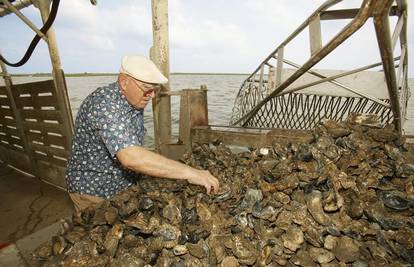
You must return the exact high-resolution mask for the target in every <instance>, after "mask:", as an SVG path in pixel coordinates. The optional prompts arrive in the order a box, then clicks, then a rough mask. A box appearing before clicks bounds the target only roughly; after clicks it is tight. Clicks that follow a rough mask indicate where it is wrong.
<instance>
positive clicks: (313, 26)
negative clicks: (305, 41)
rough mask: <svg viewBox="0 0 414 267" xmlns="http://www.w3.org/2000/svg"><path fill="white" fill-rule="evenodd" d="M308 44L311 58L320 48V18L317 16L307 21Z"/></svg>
mask: <svg viewBox="0 0 414 267" xmlns="http://www.w3.org/2000/svg"><path fill="white" fill-rule="evenodd" d="M309 42H310V51H311V56H313V55H314V54H315V53H316V52H317V51H319V49H321V48H322V33H321V17H320V15H319V14H317V15H315V16H314V17H313V18H312V19H311V20H310V21H309Z"/></svg>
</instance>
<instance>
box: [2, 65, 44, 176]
mask: <svg viewBox="0 0 414 267" xmlns="http://www.w3.org/2000/svg"><path fill="white" fill-rule="evenodd" d="M0 67H1V71H2V76H3V79H4V84H5V87H6V90H7V97H8V98H9V100H10V106H11V109H12V111H13V114H14V119H15V120H16V126H17V130H18V131H19V133H20V136H21V138H22V143H23V149H24V151H25V152H26V154H27V156H28V158H29V161H30V166H29V169H30V174H33V175H35V176H37V177H38V172H37V169H36V168H35V166H36V165H35V159H34V157H33V151H32V149H31V147H30V145H29V142H28V141H27V138H26V134H25V132H24V127H23V119H22V117H21V115H20V112H19V110H18V109H17V105H16V101H14V97H13V92H12V87H13V82H12V79H11V76H10V75H9V73H8V72H7V68H6V65H5V64H4V62H3V61H1V60H0Z"/></svg>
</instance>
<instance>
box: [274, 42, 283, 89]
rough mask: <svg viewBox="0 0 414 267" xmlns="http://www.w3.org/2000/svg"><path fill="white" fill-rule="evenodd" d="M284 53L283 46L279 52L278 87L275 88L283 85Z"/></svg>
mask: <svg viewBox="0 0 414 267" xmlns="http://www.w3.org/2000/svg"><path fill="white" fill-rule="evenodd" d="M283 51H284V47H283V46H281V47H280V48H279V49H278V50H277V67H276V86H275V88H276V87H277V86H279V85H280V84H281V83H282V71H283V57H284V55H283ZM272 91H273V90H272Z"/></svg>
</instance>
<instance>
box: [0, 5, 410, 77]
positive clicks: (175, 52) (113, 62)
mask: <svg viewBox="0 0 414 267" xmlns="http://www.w3.org/2000/svg"><path fill="white" fill-rule="evenodd" d="M324 2H325V1H324V0H296V1H291V0H226V1H219V0H210V1H201V0H169V1H168V5H169V38H170V71H171V72H210V73H211V72H213V73H251V72H252V71H254V70H255V69H256V67H257V66H258V65H259V64H260V62H261V61H262V60H263V59H265V58H266V57H267V56H268V55H269V54H270V53H271V52H272V51H273V50H275V49H276V48H277V46H278V45H279V44H280V43H281V42H282V41H284V40H285V39H286V37H287V36H288V35H289V34H291V33H292V32H293V31H294V30H295V29H296V28H297V27H298V26H299V25H300V24H301V23H302V22H303V21H304V20H305V19H306V18H307V17H308V16H309V15H310V14H311V13H312V12H313V11H314V10H315V9H316V8H318V7H319V6H320V5H321V4H322V3H324ZM343 2H345V3H340V4H338V5H336V9H340V8H352V7H359V6H360V4H361V2H362V1H358V0H344V1H343ZM408 2H410V1H408ZM409 4H410V3H409ZM413 11H414V8H413V6H410V5H409V10H408V14H409V25H408V51H409V53H408V54H409V55H410V54H411V55H412V53H414V39H413V38H414V32H413V30H412V29H413V20H412V19H411V17H410V14H414V13H413ZM22 12H23V14H25V15H26V16H27V17H29V18H30V19H31V20H32V21H33V22H34V23H35V24H36V25H38V26H39V28H40V25H41V19H40V13H39V12H38V10H37V9H35V8H34V7H33V6H31V7H28V8H24V9H22ZM349 21H350V20H340V21H323V22H322V26H321V27H322V42H323V44H326V43H327V42H328V41H329V40H330V39H331V38H332V37H333V36H334V35H335V34H336V33H338V32H339V31H340V30H341V29H342V28H343V27H344V26H345V25H346V24H347V23H349ZM395 23H396V19H391V26H392V27H393V26H394V25H395ZM0 27H1V29H2V31H1V32H0V50H1V53H2V55H3V56H5V57H6V58H7V59H8V60H9V61H12V62H15V61H17V60H19V59H20V58H21V57H22V56H23V54H24V52H25V51H26V49H27V47H28V45H29V43H30V41H31V39H32V38H33V36H34V32H32V31H31V30H30V29H29V28H28V27H27V26H26V25H24V24H23V22H22V21H20V20H19V19H18V18H17V17H16V16H15V15H14V14H12V15H8V16H5V17H2V18H1V19H0ZM54 27H55V32H56V36H57V42H58V46H59V53H60V57H61V62H62V66H63V69H64V71H65V72H66V73H73V72H117V71H118V70H119V65H120V61H121V58H122V56H123V55H127V54H141V55H145V56H149V49H150V47H151V45H152V18H151V1H150V0H123V1H109V0H106V1H104V0H98V5H97V6H93V5H91V4H90V1H89V0H62V1H61V5H60V8H59V13H58V16H57V19H56V21H55V24H54ZM308 39H309V34H308V31H307V30H305V31H303V32H302V33H301V34H300V35H299V36H298V37H297V38H295V39H294V41H293V42H292V43H290V44H289V45H288V46H287V47H286V49H285V58H286V59H288V60H291V61H294V62H296V63H298V64H303V63H304V62H306V60H307V59H308V58H309V54H310V52H309V50H310V49H309V45H308ZM394 52H395V54H396V55H398V54H399V53H400V50H399V47H398V45H397V48H396V49H395V51H394ZM411 59H412V57H409V64H411V63H412V62H411V61H412V60H411ZM379 61H380V54H379V49H378V45H377V42H376V38H375V31H374V27H373V22H372V20H371V19H370V20H368V21H367V23H366V24H365V25H364V26H363V27H362V28H361V29H360V30H359V31H358V32H357V33H356V34H355V35H353V36H352V37H351V38H350V39H348V40H347V41H346V42H345V43H343V44H342V45H341V46H340V47H339V48H338V49H337V50H336V51H334V52H332V53H331V54H330V55H329V56H328V57H327V58H325V59H324V60H323V61H322V62H320V63H318V64H317V65H316V66H315V67H314V68H316V69H339V70H347V69H353V68H356V67H360V66H364V65H368V64H372V63H376V62H379ZM8 70H9V72H11V73H34V72H50V70H51V63H50V60H49V56H48V50H47V46H46V44H45V43H44V42H43V41H41V42H40V43H39V45H38V47H37V49H36V51H35V52H34V54H33V56H32V58H31V59H30V60H29V62H28V63H27V64H26V65H24V66H23V67H19V68H12V67H8ZM409 77H411V78H412V77H414V68H413V67H411V68H409Z"/></svg>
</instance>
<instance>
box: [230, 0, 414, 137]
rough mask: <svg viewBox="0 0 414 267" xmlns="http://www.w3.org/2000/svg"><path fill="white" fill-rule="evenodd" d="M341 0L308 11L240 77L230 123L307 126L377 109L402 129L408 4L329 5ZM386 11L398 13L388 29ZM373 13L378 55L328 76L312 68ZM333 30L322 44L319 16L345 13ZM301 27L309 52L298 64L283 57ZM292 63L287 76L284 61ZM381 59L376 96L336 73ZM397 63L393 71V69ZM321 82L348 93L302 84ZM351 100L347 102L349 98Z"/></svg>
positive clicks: (406, 94)
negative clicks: (381, 86)
mask: <svg viewBox="0 0 414 267" xmlns="http://www.w3.org/2000/svg"><path fill="white" fill-rule="evenodd" d="M340 2H342V1H341V0H328V1H326V2H325V3H324V4H322V5H321V6H320V7H319V8H318V9H317V10H316V11H315V12H314V13H312V14H311V15H310V16H309V17H308V18H307V19H306V20H305V21H304V22H303V23H302V24H301V25H300V26H299V27H298V28H297V29H296V30H295V31H294V32H293V33H292V34H291V35H290V36H288V37H287V39H286V40H285V41H283V42H282V43H281V44H280V45H279V46H278V47H277V48H276V49H275V50H274V51H273V52H272V53H270V55H269V56H268V57H267V58H266V59H265V60H263V61H262V62H261V63H260V65H259V66H258V67H257V69H256V70H255V71H254V72H253V73H252V74H251V75H250V76H249V77H248V78H247V79H246V80H245V81H244V82H243V84H242V86H241V88H240V90H239V92H238V94H237V96H236V99H235V102H234V106H233V111H232V116H231V121H230V124H231V125H237V126H243V127H257V128H269V127H271V128H272V127H274V128H288V129H310V128H312V127H313V126H314V125H315V124H316V123H318V122H319V121H320V120H321V119H323V118H330V119H337V120H341V119H344V117H345V118H346V116H347V115H348V114H349V113H351V112H364V113H375V114H378V115H379V117H380V118H381V120H382V121H383V122H384V123H389V122H392V121H393V122H394V123H395V126H396V129H397V130H398V131H399V132H400V133H401V130H402V124H403V122H404V118H405V115H406V110H407V104H408V98H409V95H410V93H409V88H408V83H407V65H408V61H407V54H408V51H407V37H406V36H407V4H406V1H405V0H398V1H396V3H397V4H396V5H394V6H392V4H393V2H394V1H392V0H387V1H379V0H365V1H363V3H362V5H361V7H360V8H357V9H342V10H328V9H329V8H331V7H333V6H335V5H336V4H338V3H340ZM389 16H398V22H397V24H396V26H395V29H394V31H393V34H392V35H391V33H390V29H389V21H388V18H389ZM371 17H373V21H374V26H375V30H376V36H377V41H378V46H379V49H380V53H381V59H382V61H381V62H380V63H376V64H371V65H368V66H365V67H361V68H357V69H355V70H351V71H348V72H344V73H340V74H336V75H332V76H330V77H328V76H326V75H323V74H321V73H320V72H317V71H314V70H311V68H312V67H313V66H314V65H315V64H317V63H318V62H320V61H321V60H322V59H323V58H325V57H326V56H327V55H328V54H329V53H331V52H332V51H333V50H334V49H335V48H336V47H338V46H339V45H340V44H341V43H343V42H344V41H345V40H347V39H348V38H349V37H350V36H352V35H353V34H354V33H355V32H357V31H358V30H359V29H360V28H361V27H362V26H363V25H364V24H365V23H366V21H367V20H368V19H369V18H371ZM350 18H352V21H351V22H349V23H348V24H347V25H346V26H345V27H344V28H343V29H342V30H341V31H340V32H339V33H338V34H337V35H336V36H334V37H333V38H332V39H331V40H330V41H329V42H327V43H326V44H325V45H322V34H321V20H332V19H350ZM306 28H308V29H309V34H310V38H309V46H310V52H311V53H310V54H311V56H310V58H309V59H308V60H307V61H306V62H305V63H304V64H303V65H299V64H295V63H294V62H292V61H289V60H287V59H285V58H284V50H285V47H286V46H287V45H288V44H289V43H290V42H291V41H292V40H294V39H295V38H296V37H297V36H298V35H299V34H300V33H301V32H303V31H304V30H305V29H306ZM398 40H399V41H400V48H401V49H400V50H401V54H400V55H399V56H398V57H394V55H393V51H394V48H395V46H396V44H397V41H398ZM284 64H286V65H290V66H293V67H295V68H296V69H295V70H294V71H293V72H292V73H291V74H290V75H287V76H286V77H283V75H282V73H283V72H286V69H284V68H283V65H284ZM380 65H382V67H383V70H384V72H383V74H384V76H383V77H385V81H386V86H387V89H388V90H387V91H388V95H387V96H385V97H378V96H375V95H373V94H371V93H370V92H366V90H365V91H364V90H361V89H357V88H354V85H353V86H352V87H351V86H348V85H345V84H343V83H341V82H339V81H338V80H337V79H338V78H341V77H345V76H349V75H352V74H355V73H359V72H362V71H365V70H368V69H371V68H374V67H378V66H380ZM396 66H397V67H398V71H397V73H396V72H395V68H396ZM305 74H306V75H308V76H309V75H311V76H313V77H317V78H319V79H320V80H319V81H311V82H308V83H306V84H302V85H299V86H294V85H292V84H293V83H294V82H296V81H297V80H298V79H299V78H301V77H302V76H304V75H305ZM321 83H330V84H333V85H335V86H336V87H338V88H341V89H342V90H345V91H347V92H349V93H350V94H351V95H352V96H348V95H345V96H340V95H335V92H332V91H331V92H327V91H326V90H325V91H323V90H322V91H321V92H320V93H317V94H312V93H309V92H306V89H307V88H310V87H312V86H315V85H317V84H321ZM351 103H352V104H351ZM316 113H317V114H316Z"/></svg>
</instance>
